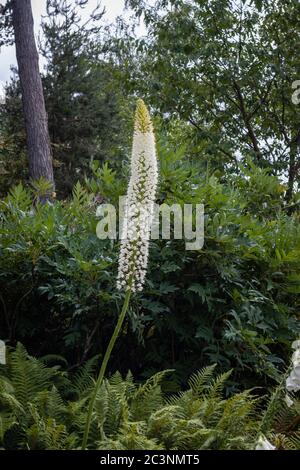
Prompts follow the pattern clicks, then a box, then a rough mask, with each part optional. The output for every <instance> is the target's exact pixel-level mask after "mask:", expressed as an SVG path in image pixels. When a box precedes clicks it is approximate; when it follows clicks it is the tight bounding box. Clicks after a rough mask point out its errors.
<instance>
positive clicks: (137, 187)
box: [82, 100, 158, 450]
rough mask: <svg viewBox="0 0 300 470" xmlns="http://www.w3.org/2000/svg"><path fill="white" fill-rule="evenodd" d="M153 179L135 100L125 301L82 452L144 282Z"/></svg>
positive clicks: (123, 261) (120, 284)
mask: <svg viewBox="0 0 300 470" xmlns="http://www.w3.org/2000/svg"><path fill="white" fill-rule="evenodd" d="M157 180H158V170H157V158H156V148H155V136H154V132H153V126H152V122H151V117H150V114H149V112H148V109H147V107H146V106H145V103H144V102H143V100H138V102H137V109H136V115H135V125H134V134H133V145H132V156H131V174H130V181H129V185H128V191H127V195H126V204H125V217H124V221H123V227H122V233H121V238H122V241H121V248H120V255H119V269H118V278H117V288H118V289H119V290H124V291H125V298H124V303H123V307H122V310H121V313H120V315H119V318H118V322H117V325H116V327H115V330H114V332H113V335H112V337H111V339H110V342H109V344H108V347H107V350H106V352H105V355H104V358H103V362H102V365H101V368H100V372H99V375H98V379H97V382H96V385H95V388H94V390H93V394H92V396H91V399H90V402H89V407H88V414H87V420H86V424H85V429H84V435H83V441H82V449H83V450H84V449H85V448H86V446H87V440H88V435H89V430H90V425H91V419H92V413H93V409H94V405H95V401H96V398H97V394H98V391H99V389H100V387H101V384H102V382H103V379H104V375H105V371H106V367H107V364H108V361H109V358H110V355H111V352H112V350H113V347H114V345H115V342H116V340H117V338H118V336H119V333H120V331H121V328H122V325H123V322H124V319H125V317H126V313H127V310H128V306H129V301H130V297H131V294H132V293H134V292H137V291H141V290H142V289H143V285H144V282H145V276H146V271H147V264H148V254H149V239H150V232H151V224H152V219H153V208H154V201H155V194H156V188H157Z"/></svg>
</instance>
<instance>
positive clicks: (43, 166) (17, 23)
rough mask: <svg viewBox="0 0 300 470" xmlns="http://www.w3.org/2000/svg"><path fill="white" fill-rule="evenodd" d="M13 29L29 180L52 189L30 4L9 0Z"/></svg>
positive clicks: (48, 146) (48, 149)
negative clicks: (45, 184) (42, 181)
mask: <svg viewBox="0 0 300 470" xmlns="http://www.w3.org/2000/svg"><path fill="white" fill-rule="evenodd" d="M12 7H13V27H14V33H15V44H16V55H17V62H18V70H19V77H20V84H21V90H22V101H23V112H24V118H25V128H26V137H27V150H28V157H29V174H30V177H31V178H32V180H37V179H39V178H41V177H43V178H45V179H46V180H47V181H48V182H49V183H50V185H51V190H53V189H54V178H53V165H52V154H51V145H50V138H49V131H48V119H47V113H46V109H45V100H44V94H43V87H42V80H41V76H40V72H39V56H38V52H37V48H36V44H35V38H34V29H33V16H32V10H31V1H30V0H13V2H12Z"/></svg>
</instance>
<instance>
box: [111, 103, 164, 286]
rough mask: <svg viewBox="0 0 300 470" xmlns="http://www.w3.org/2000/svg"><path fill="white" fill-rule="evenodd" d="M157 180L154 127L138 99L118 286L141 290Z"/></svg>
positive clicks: (144, 274)
mask: <svg viewBox="0 0 300 470" xmlns="http://www.w3.org/2000/svg"><path fill="white" fill-rule="evenodd" d="M157 181H158V169H157V158H156V147H155V136H154V132H153V126H152V122H151V118H150V114H149V112H148V109H147V107H146V106H145V103H144V102H143V100H138V103H137V109H136V115H135V127H134V134H133V146H132V157H131V175H130V181H129V185H128V190H127V196H126V204H125V212H126V215H125V220H124V222H123V231H122V236H121V238H122V241H121V249H120V255H119V270H118V279H117V287H118V289H124V290H126V291H127V290H129V289H130V290H131V291H132V292H136V291H141V290H142V289H143V285H144V282H145V276H146V271H147V264H148V252H149V239H150V233H151V224H152V220H153V208H154V202H155V195H156V189H157Z"/></svg>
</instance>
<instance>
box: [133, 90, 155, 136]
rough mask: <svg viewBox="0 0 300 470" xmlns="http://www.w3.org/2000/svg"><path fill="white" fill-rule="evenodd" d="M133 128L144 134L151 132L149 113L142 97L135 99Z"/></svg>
mask: <svg viewBox="0 0 300 470" xmlns="http://www.w3.org/2000/svg"><path fill="white" fill-rule="evenodd" d="M135 130H136V131H139V132H142V133H143V134H146V133H147V132H152V130H153V126H152V121H151V117H150V113H149V111H148V108H147V106H146V105H145V103H144V101H143V100H142V99H138V100H137V107H136V114H135Z"/></svg>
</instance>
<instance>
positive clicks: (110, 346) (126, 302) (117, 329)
mask: <svg viewBox="0 0 300 470" xmlns="http://www.w3.org/2000/svg"><path fill="white" fill-rule="evenodd" d="M130 296H131V289H128V291H127V292H126V295H125V299H124V304H123V307H122V311H121V313H120V316H119V319H118V322H117V324H116V327H115V331H114V332H113V335H112V337H111V339H110V342H109V344H108V346H107V350H106V353H105V355H104V358H103V362H102V365H101V369H100V372H99V375H98V379H97V382H96V385H95V388H94V391H93V394H92V397H91V400H90V403H89V409H88V415H87V420H86V423H85V429H84V434H83V440H82V447H81V449H82V450H85V448H86V445H87V440H88V436H89V431H90V426H91V419H92V413H93V409H94V405H95V401H96V397H97V393H98V390H99V388H100V386H101V384H102V382H103V379H104V374H105V371H106V367H107V363H108V361H109V358H110V355H111V352H112V350H113V347H114V345H115V342H116V340H117V338H118V336H119V333H120V330H121V328H122V325H123V322H124V318H125V316H126V312H127V309H128V305H129V300H130Z"/></svg>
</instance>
